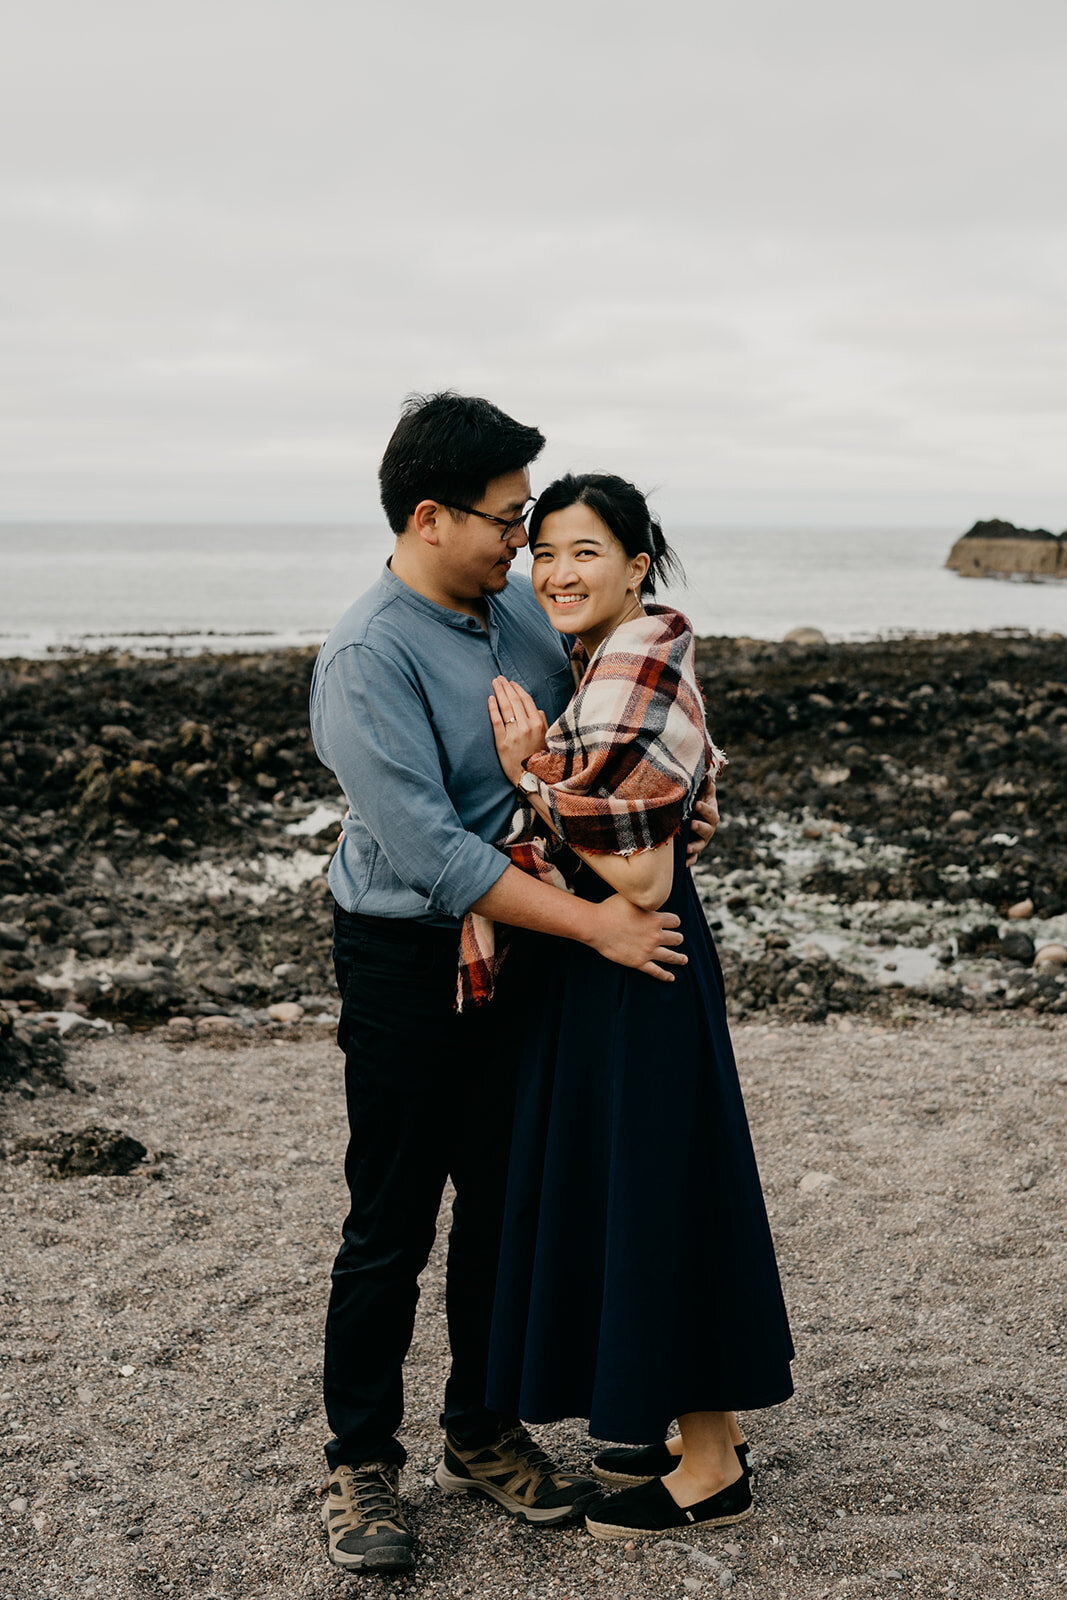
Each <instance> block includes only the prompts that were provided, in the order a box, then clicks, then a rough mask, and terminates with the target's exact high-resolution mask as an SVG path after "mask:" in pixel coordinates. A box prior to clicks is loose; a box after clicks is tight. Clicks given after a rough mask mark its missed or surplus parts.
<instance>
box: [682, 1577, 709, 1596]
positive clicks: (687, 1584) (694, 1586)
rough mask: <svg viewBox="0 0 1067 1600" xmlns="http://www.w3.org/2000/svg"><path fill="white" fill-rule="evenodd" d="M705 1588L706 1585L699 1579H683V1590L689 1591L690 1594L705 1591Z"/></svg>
mask: <svg viewBox="0 0 1067 1600" xmlns="http://www.w3.org/2000/svg"><path fill="white" fill-rule="evenodd" d="M703 1587H704V1585H703V1584H702V1583H701V1581H700V1579H699V1578H692V1577H690V1578H683V1579H682V1588H683V1589H688V1590H689V1593H690V1594H696V1592H697V1590H698V1589H703Z"/></svg>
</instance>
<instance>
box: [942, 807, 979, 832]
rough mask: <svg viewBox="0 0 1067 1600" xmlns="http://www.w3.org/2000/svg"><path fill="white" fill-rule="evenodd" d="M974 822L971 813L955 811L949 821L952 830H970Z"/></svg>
mask: <svg viewBox="0 0 1067 1600" xmlns="http://www.w3.org/2000/svg"><path fill="white" fill-rule="evenodd" d="M973 821H974V818H973V817H972V815H971V813H970V812H969V811H962V810H961V811H953V812H952V814H951V815H950V817H949V819H948V825H949V827H950V828H969V827H970V826H971V823H972V822H973Z"/></svg>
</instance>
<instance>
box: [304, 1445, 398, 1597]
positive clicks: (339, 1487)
mask: <svg viewBox="0 0 1067 1600" xmlns="http://www.w3.org/2000/svg"><path fill="white" fill-rule="evenodd" d="M399 1489H400V1468H399V1467H397V1466H395V1465H394V1464H393V1463H392V1462H390V1461H364V1462H361V1463H360V1465H359V1466H356V1467H346V1466H340V1467H335V1468H334V1470H333V1472H331V1473H330V1476H329V1477H328V1478H327V1480H326V1484H325V1487H324V1489H323V1500H322V1513H321V1515H322V1520H323V1523H324V1524H325V1526H326V1537H327V1539H328V1540H329V1557H330V1560H331V1561H332V1562H333V1564H334V1566H335V1567H340V1568H342V1570H343V1571H345V1572H410V1571H411V1570H412V1568H413V1567H414V1565H415V1539H414V1536H413V1535H412V1532H411V1529H410V1528H409V1527H408V1524H407V1521H406V1519H405V1517H404V1513H403V1512H402V1511H401V1509H400V1494H399Z"/></svg>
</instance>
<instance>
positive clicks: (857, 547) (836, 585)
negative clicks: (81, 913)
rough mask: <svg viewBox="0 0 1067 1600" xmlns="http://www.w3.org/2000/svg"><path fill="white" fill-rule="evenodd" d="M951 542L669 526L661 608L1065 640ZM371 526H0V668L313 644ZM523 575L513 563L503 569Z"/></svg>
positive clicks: (363, 554) (720, 617)
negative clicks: (672, 571) (952, 560)
mask: <svg viewBox="0 0 1067 1600" xmlns="http://www.w3.org/2000/svg"><path fill="white" fill-rule="evenodd" d="M957 536H958V530H953V529H951V528H872V527H865V528H842V527H832V528H827V527H795V528H783V527H777V528H741V527H713V528H681V529H676V530H673V532H672V542H673V544H674V546H675V548H676V550H677V552H678V554H679V556H680V557H681V560H682V564H683V566H684V567H685V571H686V580H687V581H686V583H685V585H684V586H677V587H675V588H673V589H672V590H671V591H670V592H669V593H667V594H665V595H662V596H660V597H659V598H661V599H664V600H666V601H667V602H669V603H670V604H673V605H676V606H677V607H678V608H679V609H680V610H682V611H684V612H685V613H686V614H687V615H688V616H689V617H690V619H691V620H692V622H693V624H694V626H695V628H696V631H697V633H698V634H719V635H728V636H732V637H738V636H748V637H752V638H758V639H781V638H782V637H783V636H784V635H785V634H786V633H788V632H789V631H790V630H791V629H793V628H797V627H814V628H819V629H821V631H822V632H823V633H824V634H825V635H826V636H827V638H828V639H831V640H845V639H876V638H892V637H898V636H900V635H903V634H933V633H965V632H972V631H981V632H990V631H997V630H1011V631H1018V630H1021V631H1027V632H1032V633H1064V632H1067V582H1056V581H1051V582H1045V583H1035V582H1027V581H1012V580H1000V581H997V580H991V579H974V578H961V577H959V576H958V575H957V574H956V573H954V572H948V571H946V569H945V566H944V562H945V558H946V557H947V555H948V552H949V550H950V548H951V546H952V543H953V541H954V539H955V538H956V537H957ZM390 549H391V537H390V535H389V534H388V531H387V530H386V529H385V528H384V526H381V525H367V526H356V525H350V526H344V525H341V524H336V523H331V524H321V523H320V524H313V523H308V524H300V523H292V524H284V525H282V524H276V523H275V524H249V523H242V524H234V523H218V524H208V523H198V524H195V525H192V524H163V523H147V522H146V523H140V524H134V523H113V524H112V523H100V522H97V523H87V522H82V523H6V524H0V655H2V656H8V657H11V656H28V657H45V656H48V655H51V654H57V653H67V652H70V651H83V650H102V649H126V650H131V651H133V652H135V653H138V654H142V655H159V654H164V653H169V652H179V653H192V652H198V651H203V650H214V651H223V650H238V651H247V650H255V649H271V648H278V647H280V646H285V645H313V644H318V643H320V642H321V641H322V639H323V638H325V636H326V634H327V633H328V632H329V630H330V628H331V627H332V625H333V623H334V622H335V621H336V619H337V617H338V616H339V615H340V614H341V612H342V611H343V610H344V609H345V607H346V606H347V605H348V604H349V602H350V601H352V600H354V599H355V598H356V596H357V595H359V594H360V593H361V592H362V590H364V589H365V588H366V587H367V586H368V585H369V584H371V583H373V582H374V580H375V578H376V577H377V575H378V573H379V572H380V571H381V568H382V565H383V563H384V561H385V559H386V557H387V555H388V554H389V551H390ZM526 570H528V557H527V555H526V553H525V552H521V553H520V555H519V558H518V560H517V561H516V564H515V567H514V568H513V571H526Z"/></svg>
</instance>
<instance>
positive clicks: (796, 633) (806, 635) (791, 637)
mask: <svg viewBox="0 0 1067 1600" xmlns="http://www.w3.org/2000/svg"><path fill="white" fill-rule="evenodd" d="M782 642H783V644H804V645H807V644H825V643H826V635H825V633H823V631H822V629H821V628H790V630H789V632H788V633H787V634H786V635H785V637H784V639H783V641H782Z"/></svg>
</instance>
